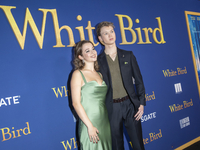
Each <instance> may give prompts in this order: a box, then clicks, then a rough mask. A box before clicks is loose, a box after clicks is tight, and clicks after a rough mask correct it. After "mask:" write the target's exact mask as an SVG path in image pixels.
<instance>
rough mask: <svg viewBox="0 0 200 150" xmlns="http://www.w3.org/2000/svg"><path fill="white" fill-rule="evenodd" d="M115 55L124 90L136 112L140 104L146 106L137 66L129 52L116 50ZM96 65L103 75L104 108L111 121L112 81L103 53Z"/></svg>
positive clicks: (141, 80)
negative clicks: (105, 90) (105, 86)
mask: <svg viewBox="0 0 200 150" xmlns="http://www.w3.org/2000/svg"><path fill="white" fill-rule="evenodd" d="M117 54H118V59H119V67H120V70H121V76H122V81H123V84H124V88H125V89H126V91H127V93H128V95H129V98H130V100H131V101H132V103H133V104H134V107H135V109H136V110H137V109H138V107H139V106H140V104H142V105H144V106H145V105H146V100H145V88H144V84H143V79H142V75H141V73H140V69H139V66H138V64H137V61H136V58H135V56H134V55H133V53H132V52H131V51H125V50H121V49H119V48H117ZM98 64H99V66H100V70H99V71H100V72H101V74H102V75H103V79H104V81H105V82H106V84H107V86H108V91H107V95H106V107H107V110H108V117H109V119H111V115H112V113H113V112H112V111H113V93H112V80H111V75H110V70H109V66H108V63H107V59H106V54H105V52H102V53H101V54H100V55H99V56H98ZM133 78H134V79H135V87H134V84H133ZM135 88H136V89H135ZM136 91H137V92H136Z"/></svg>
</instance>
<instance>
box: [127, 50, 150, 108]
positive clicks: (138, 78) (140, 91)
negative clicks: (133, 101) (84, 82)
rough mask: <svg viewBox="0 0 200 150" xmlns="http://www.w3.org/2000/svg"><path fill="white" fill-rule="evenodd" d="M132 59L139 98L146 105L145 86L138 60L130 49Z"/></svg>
mask: <svg viewBox="0 0 200 150" xmlns="http://www.w3.org/2000/svg"><path fill="white" fill-rule="evenodd" d="M130 59H131V67H132V75H133V78H134V79H135V87H136V93H137V96H138V98H139V101H140V104H141V105H144V106H145V105H146V100H145V87H144V83H143V79H142V75H141V72H140V69H139V66H138V63H137V60H136V58H135V56H134V55H133V52H132V51H130Z"/></svg>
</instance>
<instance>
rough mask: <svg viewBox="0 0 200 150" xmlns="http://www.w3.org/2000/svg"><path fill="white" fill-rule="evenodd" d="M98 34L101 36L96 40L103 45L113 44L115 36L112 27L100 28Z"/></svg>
mask: <svg viewBox="0 0 200 150" xmlns="http://www.w3.org/2000/svg"><path fill="white" fill-rule="evenodd" d="M100 34H101V35H100V36H99V37H98V38H99V40H100V41H101V42H102V43H103V44H104V45H112V44H115V40H116V35H115V31H114V29H113V27H112V26H104V27H102V28H101V31H100Z"/></svg>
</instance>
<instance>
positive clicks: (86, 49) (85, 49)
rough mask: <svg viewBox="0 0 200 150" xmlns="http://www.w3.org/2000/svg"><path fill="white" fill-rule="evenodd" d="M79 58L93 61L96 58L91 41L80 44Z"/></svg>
mask: <svg viewBox="0 0 200 150" xmlns="http://www.w3.org/2000/svg"><path fill="white" fill-rule="evenodd" d="M79 59H81V60H84V61H85V62H95V61H96V60H97V51H96V50H95V49H94V46H93V45H92V44H91V43H85V44H83V46H82V56H81V55H79Z"/></svg>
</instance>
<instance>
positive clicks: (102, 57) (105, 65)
mask: <svg viewBox="0 0 200 150" xmlns="http://www.w3.org/2000/svg"><path fill="white" fill-rule="evenodd" d="M98 60H99V63H100V64H99V65H100V70H101V71H102V75H103V78H104V81H105V82H106V84H107V85H111V86H112V84H111V82H112V81H111V75H110V70H109V66H108V62H107V59H106V54H105V52H104V51H103V52H102V53H101V54H100V55H99V58H98Z"/></svg>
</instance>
